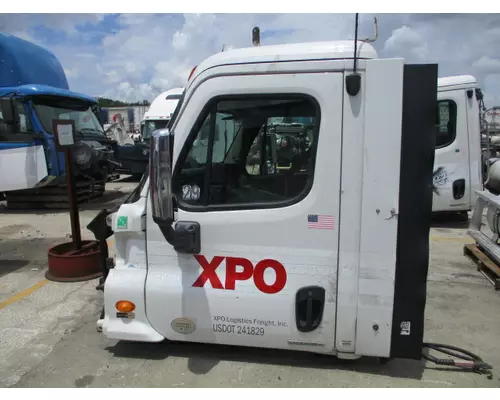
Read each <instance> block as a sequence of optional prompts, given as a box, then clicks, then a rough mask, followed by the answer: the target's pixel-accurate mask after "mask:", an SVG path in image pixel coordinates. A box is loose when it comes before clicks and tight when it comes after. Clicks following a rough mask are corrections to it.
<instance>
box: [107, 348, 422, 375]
mask: <svg viewBox="0 0 500 400" xmlns="http://www.w3.org/2000/svg"><path fill="white" fill-rule="evenodd" d="M106 350H108V351H110V352H111V353H112V354H113V355H114V356H115V357H123V358H139V359H149V360H163V359H166V358H168V357H180V358H187V359H188V369H189V371H191V372H192V373H193V374H197V375H202V374H207V373H208V372H210V371H211V370H212V369H213V368H214V367H215V366H216V365H217V364H219V362H221V361H231V362H245V363H254V364H266V365H279V366H293V367H296V368H320V369H329V370H344V371H353V372H361V373H366V374H372V375H382V376H388V377H395V378H407V379H416V380H421V379H422V375H423V370H424V363H423V362H419V361H413V360H400V359H398V360H391V361H389V362H387V363H381V362H380V360H379V359H378V358H361V359H359V360H355V361H348V360H340V359H338V358H336V357H333V356H329V355H322V354H314V353H306V352H298V351H287V350H274V349H256V348H245V347H237V346H222V345H213V344H198V343H182V342H181V343H177V342H168V341H165V342H161V343H135V342H118V343H117V344H116V345H114V346H111V347H108V348H106Z"/></svg>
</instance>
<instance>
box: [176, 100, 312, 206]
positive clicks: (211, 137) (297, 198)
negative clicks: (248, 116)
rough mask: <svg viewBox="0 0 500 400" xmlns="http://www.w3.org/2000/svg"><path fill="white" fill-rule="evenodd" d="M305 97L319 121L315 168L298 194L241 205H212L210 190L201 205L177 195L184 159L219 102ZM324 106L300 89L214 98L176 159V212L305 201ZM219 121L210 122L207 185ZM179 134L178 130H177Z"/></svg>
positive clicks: (197, 120)
mask: <svg viewBox="0 0 500 400" xmlns="http://www.w3.org/2000/svg"><path fill="white" fill-rule="evenodd" d="M287 98H290V99H304V100H308V101H310V102H311V105H312V106H313V107H314V111H315V113H314V117H315V120H316V121H317V123H316V124H315V127H314V131H313V135H314V136H313V137H314V143H313V145H312V146H311V156H310V162H311V168H310V170H309V174H308V177H307V181H306V185H305V186H304V189H303V190H302V191H301V192H300V193H299V194H298V195H297V196H295V197H292V198H289V199H286V200H283V201H274V202H258V203H238V204H208V190H205V191H204V193H203V195H202V198H204V200H203V203H204V204H200V205H193V204H188V203H185V202H183V201H182V199H179V198H178V196H177V182H178V179H179V176H180V173H181V170H182V166H183V164H184V160H185V159H186V157H187V155H188V153H189V151H190V150H191V148H192V145H193V143H194V140H195V139H196V136H197V135H198V133H199V130H200V129H201V127H202V125H203V123H204V121H205V119H206V118H207V116H208V115H210V114H213V115H215V114H216V113H217V104H218V103H219V102H223V101H237V100H243V101H248V100H254V99H256V100H273V99H280V100H281V99H287ZM321 117H322V115H321V106H320V104H319V102H318V100H317V99H316V98H314V97H313V96H311V95H309V94H306V93H297V92H292V93H290V92H288V93H275V92H274V93H252V94H250V93H246V94H234V95H217V96H213V97H212V98H210V99H209V100H208V101H207V102H206V103H205V105H204V106H203V108H202V110H201V111H200V113H199V114H198V117H197V119H196V120H195V122H194V124H193V126H192V127H191V130H190V131H189V134H188V135H187V136H186V140H185V142H184V144H183V146H182V148H181V150H180V152H179V155H178V157H177V159H176V163H175V166H174V168H173V174H172V195H173V196H174V203H175V208H176V211H178V209H181V210H183V211H187V212H217V211H240V210H260V209H262V210H264V209H275V208H285V207H290V206H292V205H294V204H297V203H299V202H301V201H303V200H304V199H305V198H306V197H307V196H308V195H309V193H310V192H311V189H312V187H313V184H314V175H315V170H316V157H317V151H318V141H319V132H320V128H321V122H322V119H321ZM215 122H216V118H211V121H210V125H211V126H210V132H209V142H208V146H207V147H208V148H207V151H208V153H207V166H208V165H210V168H207V169H206V171H205V175H204V185H205V187H207V188H208V187H209V185H210V179H211V175H212V156H213V154H212V153H213V144H214V135H215ZM174 135H175V132H174Z"/></svg>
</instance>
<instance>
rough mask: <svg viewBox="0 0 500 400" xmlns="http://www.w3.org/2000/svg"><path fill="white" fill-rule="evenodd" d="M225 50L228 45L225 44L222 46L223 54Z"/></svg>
mask: <svg viewBox="0 0 500 400" xmlns="http://www.w3.org/2000/svg"><path fill="white" fill-rule="evenodd" d="M224 50H226V44H225V43H224V44H223V45H222V50H221V52H223V53H224Z"/></svg>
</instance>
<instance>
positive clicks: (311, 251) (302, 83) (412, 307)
mask: <svg viewBox="0 0 500 400" xmlns="http://www.w3.org/2000/svg"><path fill="white" fill-rule="evenodd" d="M356 47H357V50H356ZM355 55H356V57H355ZM436 97H437V65H435V64H432V65H431V64H429V65H408V64H405V61H404V59H400V58H395V59H378V58H377V53H376V51H375V49H374V48H373V47H372V46H371V45H369V44H368V43H363V42H358V43H354V42H353V41H338V42H320V43H301V44H290V45H277V46H258V47H252V48H245V49H237V50H231V51H224V52H222V53H219V54H215V55H213V56H211V57H209V58H208V59H206V60H205V61H203V62H202V63H201V64H200V65H198V66H197V68H196V70H195V71H194V72H193V73H192V74H191V76H190V79H189V81H188V83H187V86H186V89H185V92H184V95H183V99H182V100H181V102H180V103H179V105H178V108H177V110H176V115H175V118H174V119H173V122H172V123H171V124H170V125H169V127H168V129H163V130H159V131H155V132H154V134H153V137H152V140H151V158H150V171H149V174H145V175H144V177H143V179H142V181H141V183H140V185H139V186H138V188H137V189H136V192H135V193H134V194H133V196H132V197H131V198H130V199H129V201H127V202H126V203H124V204H122V205H121V206H120V207H119V208H118V209H117V210H115V211H114V212H112V213H110V214H109V215H108V216H107V221H108V228H109V230H110V231H112V233H113V234H114V240H115V252H116V255H115V260H114V267H113V268H111V269H110V270H109V273H108V274H107V277H106V280H105V282H104V315H103V317H102V318H101V319H100V320H99V321H98V326H99V327H100V329H102V332H103V334H104V335H105V336H107V337H108V338H114V339H119V340H132V341H144V342H158V341H163V340H165V339H168V340H172V341H187V342H201V343H209V344H227V345H240V346H250V347H267V348H276V349H288V350H301V351H309V352H316V353H325V354H331V355H336V356H338V357H342V358H359V357H361V356H375V357H384V358H385V357H406V358H415V359H420V357H421V350H422V343H423V342H422V339H423V328H424V309H425V301H426V294H425V293H426V278H427V268H428V257H429V255H428V237H429V225H430V218H431V212H432V185H431V182H432V173H433V164H434V154H435V153H434V151H435V138H436V125H435V123H436V109H437V107H436V102H437V99H436ZM455 101H457V102H458V101H459V100H458V99H457V100H455ZM276 121H278V122H276ZM283 121H285V122H284V123H283ZM286 121H292V122H286ZM294 121H295V122H294ZM276 124H278V125H279V129H275V130H274V131H273V129H274V128H275V127H276ZM292 128H293V129H292ZM290 129H292V130H293V134H294V135H296V137H297V138H298V140H297V141H296V143H297V144H296V148H295V151H294V154H293V156H292V157H291V158H290V160H289V164H288V167H287V168H273V165H275V164H276V162H277V159H278V158H279V157H280V155H279V154H278V153H279V151H280V147H279V143H280V140H275V139H276V137H273V136H272V135H282V134H283V135H285V134H288V133H290V132H292V130H290ZM273 132H274V133H273ZM305 138H307V140H306V139H305ZM287 162H288V161H287ZM255 165H257V166H259V168H253V166H255ZM264 166H267V167H266V168H263V167H264ZM109 234H110V233H108V235H109Z"/></svg>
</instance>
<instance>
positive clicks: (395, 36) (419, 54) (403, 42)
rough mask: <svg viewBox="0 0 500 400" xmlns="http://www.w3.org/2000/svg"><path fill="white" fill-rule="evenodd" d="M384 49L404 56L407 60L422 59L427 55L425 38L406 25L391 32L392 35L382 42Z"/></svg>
mask: <svg viewBox="0 0 500 400" xmlns="http://www.w3.org/2000/svg"><path fill="white" fill-rule="evenodd" d="M384 50H385V51H388V52H390V53H393V54H398V55H399V56H401V57H405V58H407V59H408V60H409V61H423V60H425V59H426V57H427V55H428V49H427V43H426V41H425V39H424V38H423V37H422V35H420V33H418V32H417V31H415V30H413V29H412V28H410V27H408V26H406V25H404V26H402V27H401V28H397V29H395V30H394V31H393V32H392V36H391V37H390V38H389V39H387V40H386V41H385V43H384Z"/></svg>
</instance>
